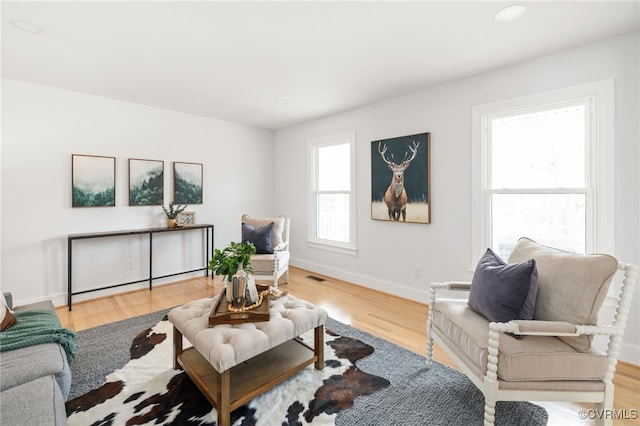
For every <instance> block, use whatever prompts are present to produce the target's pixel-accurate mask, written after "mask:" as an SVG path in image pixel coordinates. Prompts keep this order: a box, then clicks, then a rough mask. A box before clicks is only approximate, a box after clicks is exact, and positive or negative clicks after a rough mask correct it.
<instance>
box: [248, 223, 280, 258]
mask: <svg viewBox="0 0 640 426" xmlns="http://www.w3.org/2000/svg"><path fill="white" fill-rule="evenodd" d="M272 232H273V222H271V223H269V224H267V225H264V226H258V227H255V226H251V225H248V224H246V223H243V224H242V242H243V243H246V242H250V243H253V245H254V246H256V254H273V245H272V244H271V233H272Z"/></svg>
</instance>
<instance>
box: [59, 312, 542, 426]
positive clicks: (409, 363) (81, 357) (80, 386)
mask: <svg viewBox="0 0 640 426" xmlns="http://www.w3.org/2000/svg"><path fill="white" fill-rule="evenodd" d="M166 312H168V310H165V311H160V312H156V313H152V314H148V315H143V316H141V317H136V318H132V319H130V320H124V321H119V322H117V323H113V324H108V325H104V326H100V327H96V328H93V329H89V330H85V331H80V332H78V347H79V351H78V356H77V359H76V362H75V363H74V364H73V365H72V373H73V384H72V388H71V395H70V398H69V399H70V400H71V399H72V398H74V397H76V396H79V395H82V394H84V393H86V392H88V391H89V390H91V389H94V388H97V387H99V386H101V385H102V384H103V383H104V381H105V376H106V375H107V374H108V373H111V372H113V371H114V370H116V369H118V368H121V367H122V366H124V365H125V364H126V363H127V362H128V361H129V359H130V351H129V349H130V346H131V342H132V340H133V338H134V337H135V336H136V335H137V334H138V333H139V332H140V331H142V330H144V329H147V328H150V327H152V326H154V325H155V324H156V323H157V322H158V321H160V320H161V319H162V318H163V317H164V316H165V314H166ZM326 328H327V330H331V331H332V332H334V333H336V334H338V335H341V336H345V337H350V338H354V339H358V340H360V341H362V342H364V343H366V344H368V345H371V346H372V347H373V348H374V349H375V350H374V352H373V354H371V355H369V356H367V357H365V358H363V359H360V360H358V361H357V363H356V365H357V366H358V367H359V369H361V370H362V371H364V372H366V373H369V374H372V375H376V376H380V377H383V378H385V379H388V380H389V381H390V382H391V385H390V386H388V387H386V388H385V389H382V390H379V391H376V392H375V393H373V394H372V395H367V396H362V397H358V398H356V400H355V403H354V405H353V406H352V407H350V408H346V409H344V410H342V411H340V412H339V414H338V416H337V417H336V420H335V424H336V425H338V426H340V425H342V426H356V425H363V426H364V425H380V426H382V425H407V426H408V425H448V426H450V425H481V424H482V421H483V413H484V398H483V396H482V394H481V393H480V391H478V390H477V388H476V387H475V386H474V385H473V383H471V381H470V380H469V379H467V378H466V377H465V376H464V375H462V374H460V373H459V372H457V371H456V370H454V369H452V368H449V367H447V366H444V365H442V364H439V363H434V366H433V367H431V368H430V369H428V368H426V366H425V362H424V357H422V356H419V355H417V354H415V353H413V352H410V351H408V350H405V349H403V348H400V347H399V346H397V345H394V344H393V343H390V342H388V341H386V340H383V339H380V338H377V337H374V336H372V335H370V334H368V333H365V332H362V331H360V330H357V329H355V328H353V327H350V326H348V325H346V324H343V323H340V322H338V321H335V320H332V319H329V320H328V321H327V324H326ZM547 419H548V415H547V412H546V410H545V409H544V408H542V407H540V406H537V405H535V404H532V403H528V402H499V403H498V404H497V406H496V424H497V425H510V426H511V425H514V426H517V425H523V426H524V425H545V424H546V423H547Z"/></svg>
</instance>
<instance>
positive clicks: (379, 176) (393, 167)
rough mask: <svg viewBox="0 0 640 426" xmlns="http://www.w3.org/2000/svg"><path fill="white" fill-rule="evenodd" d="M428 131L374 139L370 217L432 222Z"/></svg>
mask: <svg viewBox="0 0 640 426" xmlns="http://www.w3.org/2000/svg"><path fill="white" fill-rule="evenodd" d="M430 144H431V138H430V134H429V133H418V134H415V135H409V136H400V137H397V138H391V139H382V140H379V141H373V142H371V219H374V220H386V221H395V222H413V223H431V178H430V166H429V161H430V159H431V158H430V157H431V154H430Z"/></svg>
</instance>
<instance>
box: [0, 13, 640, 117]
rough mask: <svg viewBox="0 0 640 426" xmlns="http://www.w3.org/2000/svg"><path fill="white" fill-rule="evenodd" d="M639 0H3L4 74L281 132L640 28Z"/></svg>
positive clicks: (9, 76) (4, 75)
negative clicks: (500, 15)
mask: <svg viewBox="0 0 640 426" xmlns="http://www.w3.org/2000/svg"><path fill="white" fill-rule="evenodd" d="M514 3H520V4H524V5H526V7H527V11H526V13H525V14H524V15H523V16H522V17H521V18H520V19H519V20H517V21H515V22H511V23H501V24H498V23H495V22H493V16H494V14H495V13H496V12H497V11H498V10H500V9H501V8H502V7H504V6H506V5H509V4H514ZM639 5H640V2H639V1H623V2H614V1H599V2H596V1H590V2H577V1H569V2H559V1H547V2H531V1H524V2H518V1H516V2H483V1H482V2H481V1H474V2H454V1H449V2H362V1H359V2H251V3H249V2H212V1H209V2H203V1H200V2H168V1H164V2H162V1H161V2H150V1H143V2H88V1H85V2H56V1H46V2H27V1H16V2H6V1H3V2H2V15H1V17H2V76H3V77H8V78H13V79H18V80H24V81H28V82H33V83H38V84H44V85H49V86H54V87H59V88H63V89H68V90H74V91H79V92H84V93H89V94H94V95H98V96H106V97H110V98H116V99H121V100H125V101H130V102H136V103H140V104H145V105H151V106H155V107H161V108H167V109H170V110H175V111H181V112H185V113H189V114H196V115H202V116H206V117H213V118H219V119H223V120H230V121H235V122H239V123H246V124H249V125H253V126H258V127H263V128H267V129H279V128H283V127H287V126H291V125H294V124H297V123H301V122H305V121H308V120H312V119H314V118H319V117H323V116H327V115H331V114H335V113H338V112H341V111H346V110H349V109H352V108H357V107H359V106H362V105H366V104H369V103H372V102H376V101H380V100H383V99H388V98H391V97H395V96H399V95H403V94H406V93H411V92H414V91H417V90H421V89H424V88H428V87H431V86H434V85H438V84H442V83H445V82H448V81H454V80H458V79H462V78H465V77H469V76H473V75H477V74H479V73H483V72H487V71H490V70H494V69H497V68H501V67H504V66H507V65H510V64H513V63H517V62H522V61H525V60H528V59H531V58H535V57H539V56H542V55H546V54H549V53H552V52H556V51H560V50H564V49H567V48H571V47H574V46H579V45H582V44H587V43H591V42H593V41H595V40H599V39H604V38H608V37H612V36H616V35H620V34H625V33H629V32H632V31H637V30H638V29H639V27H640V25H639V21H640V9H639ZM12 20H22V21H26V22H29V23H31V24H34V25H37V26H39V27H41V28H42V29H43V32H42V33H40V34H30V33H27V32H23V31H19V30H17V29H16V28H15V27H14V26H13V25H11V24H10V22H11V21H12ZM276 98H284V99H287V100H288V103H287V104H285V105H279V104H276V103H275V102H274V100H275V99H276Z"/></svg>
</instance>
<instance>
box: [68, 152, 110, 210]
mask: <svg viewBox="0 0 640 426" xmlns="http://www.w3.org/2000/svg"><path fill="white" fill-rule="evenodd" d="M115 205H116V158H115V157H102V156H98V155H79V154H72V155H71V206H72V207H113V206H115Z"/></svg>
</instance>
